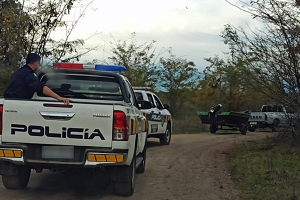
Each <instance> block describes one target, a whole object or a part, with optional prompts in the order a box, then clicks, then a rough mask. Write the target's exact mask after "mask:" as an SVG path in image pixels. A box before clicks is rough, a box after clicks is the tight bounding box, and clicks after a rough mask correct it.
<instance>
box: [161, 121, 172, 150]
mask: <svg viewBox="0 0 300 200" xmlns="http://www.w3.org/2000/svg"><path fill="white" fill-rule="evenodd" d="M159 141H160V144H162V145H169V144H170V142H171V127H170V125H169V124H168V125H167V129H166V132H165V134H163V135H161V136H160V137H159Z"/></svg>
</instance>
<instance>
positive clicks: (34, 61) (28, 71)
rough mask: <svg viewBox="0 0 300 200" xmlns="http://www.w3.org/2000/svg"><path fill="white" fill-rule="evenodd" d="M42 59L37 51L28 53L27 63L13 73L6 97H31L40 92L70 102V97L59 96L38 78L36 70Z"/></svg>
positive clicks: (5, 92) (66, 102)
mask: <svg viewBox="0 0 300 200" xmlns="http://www.w3.org/2000/svg"><path fill="white" fill-rule="evenodd" d="M40 61H41V57H40V56H39V55H38V54H36V53H29V54H28V55H27V57H26V65H24V66H23V67H21V68H20V69H18V70H17V71H15V72H14V73H13V74H12V75H11V77H10V80H9V82H8V85H7V88H6V90H5V91H4V95H3V96H4V98H17V99H31V98H32V97H33V94H34V93H35V92H38V93H43V94H44V95H46V96H50V97H52V98H54V99H57V100H58V101H63V102H64V103H65V104H69V103H70V99H68V98H63V97H61V96H59V95H58V94H56V93H55V92H53V91H52V90H51V89H50V88H49V87H47V86H45V85H44V84H43V83H42V82H41V81H40V80H39V79H38V77H37V75H36V71H37V70H38V68H39V66H40Z"/></svg>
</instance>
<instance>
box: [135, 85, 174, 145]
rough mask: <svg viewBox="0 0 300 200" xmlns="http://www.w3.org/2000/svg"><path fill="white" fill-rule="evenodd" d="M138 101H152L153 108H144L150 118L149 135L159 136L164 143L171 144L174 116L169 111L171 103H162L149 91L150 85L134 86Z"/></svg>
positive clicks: (148, 118)
mask: <svg viewBox="0 0 300 200" xmlns="http://www.w3.org/2000/svg"><path fill="white" fill-rule="evenodd" d="M133 89H134V92H135V95H136V97H137V100H138V102H139V103H140V102H141V101H147V102H148V101H150V102H151V104H152V108H151V109H145V110H142V111H143V112H144V114H145V116H146V117H147V120H148V128H147V129H148V131H147V133H148V137H154V138H159V140H160V143H161V144H162V145H169V144H170V142H171V133H172V116H171V113H170V112H169V110H168V109H169V105H167V104H162V103H161V101H160V99H159V98H158V96H157V95H156V94H154V93H153V92H150V91H148V89H151V88H149V87H133Z"/></svg>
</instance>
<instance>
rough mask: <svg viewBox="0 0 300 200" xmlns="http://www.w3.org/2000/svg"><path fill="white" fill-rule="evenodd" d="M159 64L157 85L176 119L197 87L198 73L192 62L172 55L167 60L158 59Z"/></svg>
mask: <svg viewBox="0 0 300 200" xmlns="http://www.w3.org/2000/svg"><path fill="white" fill-rule="evenodd" d="M160 64H161V66H160V67H159V68H158V70H157V76H158V83H157V84H158V85H159V88H160V89H161V90H165V91H167V92H166V93H165V94H166V99H167V100H168V102H169V104H170V111H171V112H172V114H173V116H174V117H178V114H180V111H182V110H183V109H184V107H183V105H184V103H185V102H187V101H189V95H190V94H191V91H192V90H193V89H194V88H196V87H197V84H196V82H197V81H198V80H199V78H200V73H199V71H198V69H197V68H196V67H195V64H194V62H192V61H187V60H186V59H183V58H179V57H176V56H175V55H173V54H172V53H171V54H170V56H169V57H168V58H163V57H162V58H160Z"/></svg>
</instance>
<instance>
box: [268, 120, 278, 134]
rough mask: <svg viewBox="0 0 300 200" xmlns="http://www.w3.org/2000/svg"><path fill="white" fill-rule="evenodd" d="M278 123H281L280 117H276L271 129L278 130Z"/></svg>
mask: <svg viewBox="0 0 300 200" xmlns="http://www.w3.org/2000/svg"><path fill="white" fill-rule="evenodd" d="M278 125H279V120H278V119H275V120H274V122H273V124H272V125H271V127H270V128H271V130H272V132H276V131H277V127H278Z"/></svg>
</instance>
